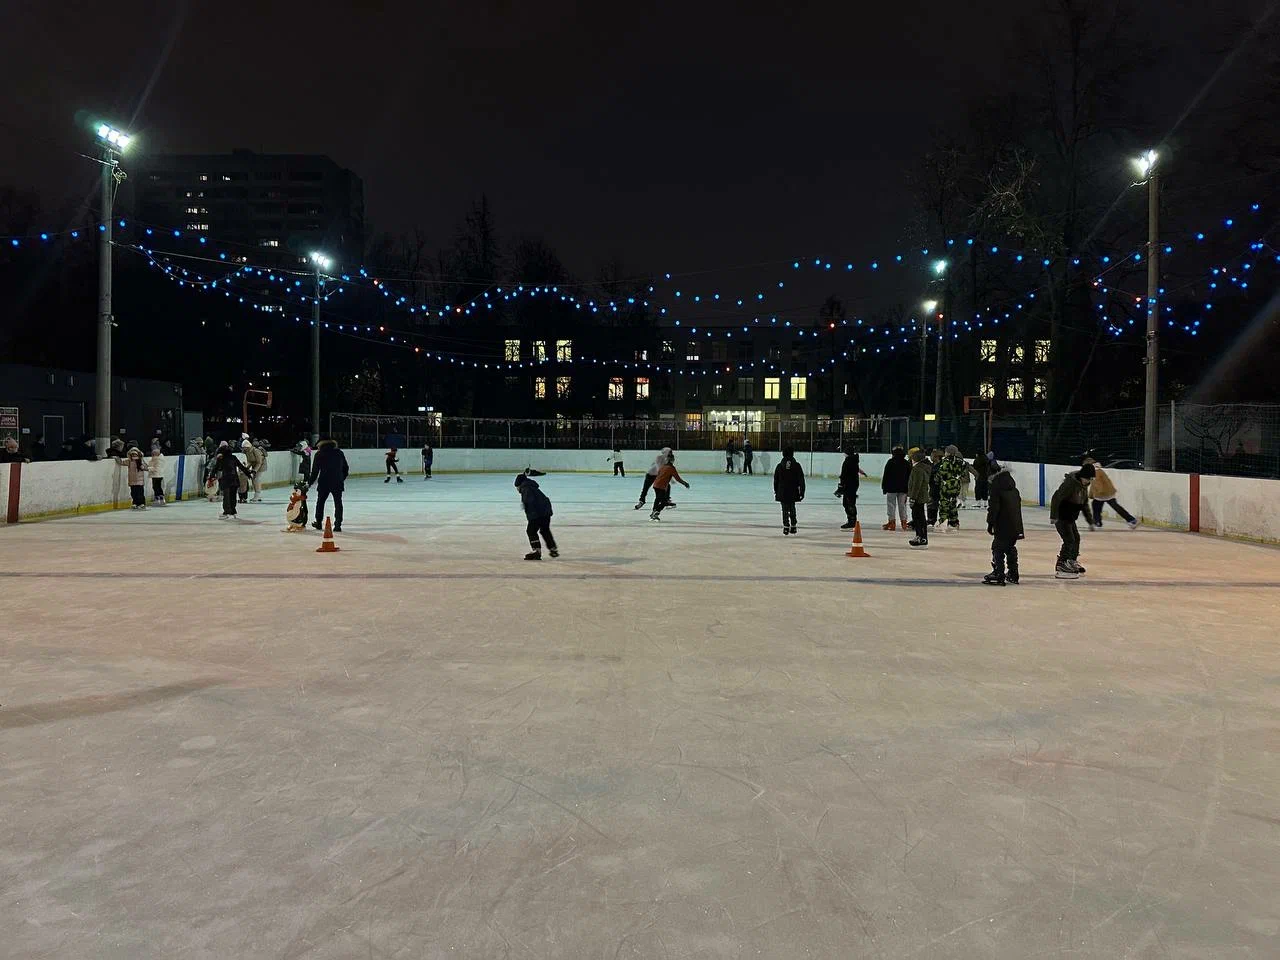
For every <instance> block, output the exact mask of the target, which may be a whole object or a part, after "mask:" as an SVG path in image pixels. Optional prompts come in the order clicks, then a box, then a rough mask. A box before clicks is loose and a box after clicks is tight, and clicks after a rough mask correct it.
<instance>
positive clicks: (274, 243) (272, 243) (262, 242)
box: [258, 240, 280, 247]
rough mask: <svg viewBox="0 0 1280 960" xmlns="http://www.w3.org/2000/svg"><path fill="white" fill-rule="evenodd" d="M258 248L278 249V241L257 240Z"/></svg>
mask: <svg viewBox="0 0 1280 960" xmlns="http://www.w3.org/2000/svg"><path fill="white" fill-rule="evenodd" d="M258 246H260V247H278V246H280V241H279V240H259V241H258Z"/></svg>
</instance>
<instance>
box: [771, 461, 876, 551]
mask: <svg viewBox="0 0 1280 960" xmlns="http://www.w3.org/2000/svg"><path fill="white" fill-rule="evenodd" d="M846 462H847V461H846ZM855 470H856V465H855ZM841 476H842V477H843V476H844V474H843V473H842V474H841ZM854 476H855V478H856V476H857V474H856V472H855V474H854ZM854 496H855V497H856V496H857V494H856V493H855V495H854ZM773 499H775V500H777V501H778V502H779V503H780V504H782V535H783V536H784V537H785V536H787V535H789V534H793V533H795V532H796V504H797V503H799V502H800V501H801V500H803V499H804V471H803V470H802V469H800V464H798V463H796V452H795V450H793V449H792V448H791V447H783V448H782V462H781V463H779V464H778V465H777V467H775V468H774V471H773Z"/></svg>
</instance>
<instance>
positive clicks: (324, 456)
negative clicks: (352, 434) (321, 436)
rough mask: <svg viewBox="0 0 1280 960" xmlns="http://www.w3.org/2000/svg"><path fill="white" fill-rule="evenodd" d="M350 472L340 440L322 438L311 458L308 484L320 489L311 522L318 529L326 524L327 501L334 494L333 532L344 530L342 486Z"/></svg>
mask: <svg viewBox="0 0 1280 960" xmlns="http://www.w3.org/2000/svg"><path fill="white" fill-rule="evenodd" d="M350 472H351V468H350V467H349V466H348V465H347V458H346V455H345V454H343V452H342V451H341V450H339V449H338V441H337V440H321V441H320V446H319V447H317V448H316V455H315V456H314V457H312V458H311V476H310V477H308V478H307V486H308V487H316V489H317V491H318V495H317V498H316V518H315V520H314V521H312V523H311V526H312V527H314V528H315V529H316V530H319V529H320V528H321V527H323V526H324V505H325V501H326V500H328V499H329V497H330V495H332V496H333V532H334V533H341V532H342V488H343V486H344V485H345V484H346V480H347V474H348V473H350Z"/></svg>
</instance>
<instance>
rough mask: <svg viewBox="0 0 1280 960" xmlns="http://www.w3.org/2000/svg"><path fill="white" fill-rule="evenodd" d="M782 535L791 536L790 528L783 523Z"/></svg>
mask: <svg viewBox="0 0 1280 960" xmlns="http://www.w3.org/2000/svg"><path fill="white" fill-rule="evenodd" d="M782 535H783V536H784V537H789V536H791V528H790V527H788V526H787V525H786V524H785V523H784V524H783V525H782Z"/></svg>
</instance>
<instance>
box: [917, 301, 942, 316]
mask: <svg viewBox="0 0 1280 960" xmlns="http://www.w3.org/2000/svg"><path fill="white" fill-rule="evenodd" d="M921 306H922V307H924V312H925V313H933V312H934V311H935V310H937V309H938V301H937V300H926V301H925V302H924V303H922V304H921Z"/></svg>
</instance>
